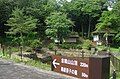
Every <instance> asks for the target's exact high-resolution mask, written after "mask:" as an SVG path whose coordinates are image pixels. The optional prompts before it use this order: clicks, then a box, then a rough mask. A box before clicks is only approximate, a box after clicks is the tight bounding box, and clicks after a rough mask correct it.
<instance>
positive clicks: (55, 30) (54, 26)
mask: <svg viewBox="0 0 120 79" xmlns="http://www.w3.org/2000/svg"><path fill="white" fill-rule="evenodd" d="M46 24H47V27H48V28H47V30H46V34H47V35H48V36H50V37H51V38H52V39H55V38H58V39H59V40H60V42H61V43H62V42H63V39H64V38H66V37H67V36H68V35H69V32H70V30H69V28H70V27H72V26H73V22H72V21H71V20H70V19H68V18H67V15H66V14H64V13H62V12H54V13H51V15H50V16H49V17H47V19H46Z"/></svg>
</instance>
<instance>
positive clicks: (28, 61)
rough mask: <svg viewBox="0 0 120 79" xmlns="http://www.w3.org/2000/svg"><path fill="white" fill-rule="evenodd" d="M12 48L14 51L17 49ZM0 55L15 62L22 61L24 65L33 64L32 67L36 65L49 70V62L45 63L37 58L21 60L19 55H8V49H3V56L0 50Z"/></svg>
mask: <svg viewBox="0 0 120 79" xmlns="http://www.w3.org/2000/svg"><path fill="white" fill-rule="evenodd" d="M12 50H14V51H16V50H17V49H12ZM0 57H2V58H3V59H6V60H12V61H13V62H16V63H24V64H25V65H28V66H33V67H37V68H40V69H44V70H51V66H50V65H49V64H45V63H42V62H40V61H37V60H32V59H29V58H23V59H22V61H21V58H20V56H17V55H12V56H11V57H10V55H9V51H5V56H3V54H2V51H1V50H0Z"/></svg>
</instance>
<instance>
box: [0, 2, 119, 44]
mask: <svg viewBox="0 0 120 79" xmlns="http://www.w3.org/2000/svg"><path fill="white" fill-rule="evenodd" d="M16 7H17V8H16ZM108 7H112V9H111V11H108ZM71 28H72V30H73V31H75V32H78V34H79V35H80V36H82V37H87V38H89V39H90V38H91V32H93V31H95V30H103V29H106V28H108V29H112V30H114V31H116V36H115V38H114V39H115V40H117V41H119V40H120V1H116V2H113V3H112V4H111V3H110V2H108V0H71V1H67V0H0V40H3V39H7V38H8V37H9V36H11V35H12V36H13V37H14V38H18V37H19V34H20V33H22V35H23V37H24V38H25V37H27V36H26V35H28V36H30V37H31V35H35V37H36V39H39V40H40V41H43V40H44V39H45V38H47V37H48V36H49V37H51V38H56V37H57V38H58V39H60V40H61V41H62V40H63V39H64V38H65V37H66V36H68V35H69V32H71ZM31 32H34V33H31ZM36 35H37V36H36ZM30 39H32V37H31V38H30ZM5 41H7V40H3V41H0V42H1V43H3V42H4V43H5Z"/></svg>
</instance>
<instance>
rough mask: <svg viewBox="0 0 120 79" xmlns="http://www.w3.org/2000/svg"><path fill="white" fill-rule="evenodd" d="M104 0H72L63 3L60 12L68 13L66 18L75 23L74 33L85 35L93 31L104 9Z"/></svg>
mask: <svg viewBox="0 0 120 79" xmlns="http://www.w3.org/2000/svg"><path fill="white" fill-rule="evenodd" d="M105 3H106V0H72V1H71V2H67V1H66V2H65V4H63V6H62V11H63V12H66V13H68V16H69V17H70V18H71V19H72V20H73V21H74V22H75V28H74V29H75V31H77V32H81V31H82V36H84V33H85V34H87V36H88V38H89V36H90V32H91V31H92V30H94V28H95V25H96V23H97V19H99V17H100V14H101V13H102V10H104V9H105V8H106V7H105V6H104V4H105Z"/></svg>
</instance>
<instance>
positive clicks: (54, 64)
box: [52, 59, 60, 68]
mask: <svg viewBox="0 0 120 79" xmlns="http://www.w3.org/2000/svg"><path fill="white" fill-rule="evenodd" d="M52 63H53V66H54V67H55V68H57V67H56V65H60V63H57V62H56V59H54V60H53V62H52Z"/></svg>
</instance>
